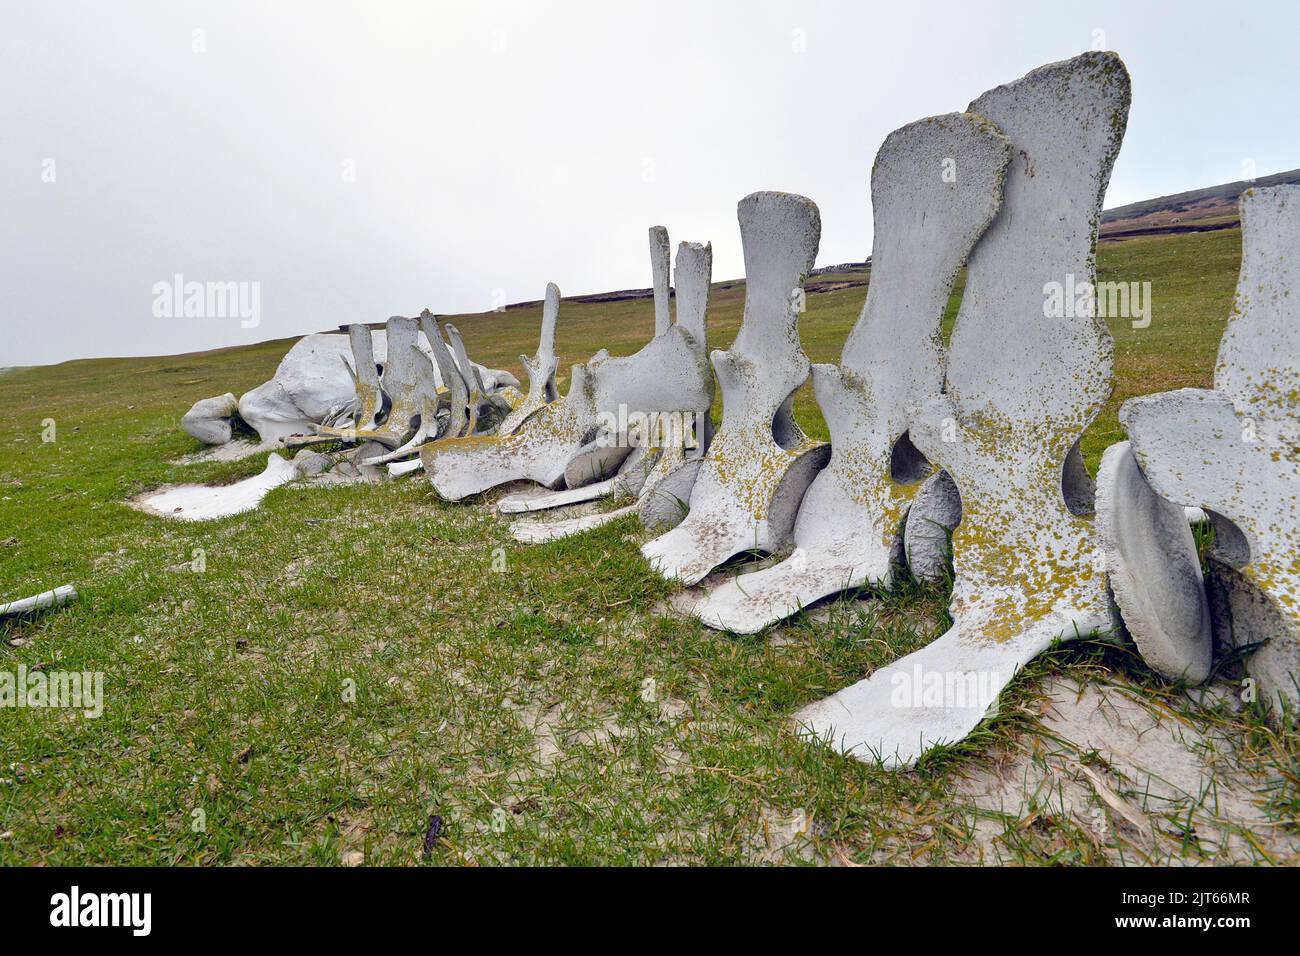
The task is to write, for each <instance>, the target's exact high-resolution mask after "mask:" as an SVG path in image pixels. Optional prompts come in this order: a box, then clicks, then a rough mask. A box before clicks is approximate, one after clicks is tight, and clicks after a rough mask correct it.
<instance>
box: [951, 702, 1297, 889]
mask: <svg viewBox="0 0 1300 956" xmlns="http://www.w3.org/2000/svg"><path fill="white" fill-rule="evenodd" d="M1226 693H1227V692H1226V691H1224V690H1217V691H1216V690H1211V691H1208V692H1206V696H1207V698H1208V701H1207V702H1212V701H1213V700H1214V699H1215V698H1216V697H1217V698H1222V697H1223V696H1224V695H1226ZM1046 695H1047V696H1046V699H1045V700H1044V701H1043V703H1042V705H1041V713H1040V715H1039V719H1040V722H1041V728H1042V729H1041V731H1040V732H1039V733H1037V734H1034V735H1033V736H1032V737H1030V738H1029V742H1028V744H1029V747H1030V748H1031V749H1030V750H1028V751H1022V752H1017V753H1010V754H1004V755H1002V756H1001V758H998V757H997V756H994V758H993V759H990V760H988V761H982V762H981V764H980V766H979V767H977V768H976V769H974V770H973V771H971V772H969V773H968V774H967V775H966V776H965V777H964V778H963V779H962V780H961V781H959V783H958V795H959V796H962V797H966V798H968V799H969V801H970V803H971V804H972V805H973V806H974V807H975V808H977V813H976V817H977V819H976V840H975V842H976V846H975V847H974V848H973V849H974V850H975V853H976V858H982V860H983V862H986V863H996V862H999V861H1000V860H1001V859H1002V858H1003V857H1006V858H1008V859H1009V858H1010V857H1011V854H1009V853H1004V852H1003V850H1004V845H1003V840H1004V834H1005V833H1006V831H1007V829H1008V827H1025V826H1031V825H1033V824H1034V821H1035V820H1037V819H1041V818H1044V817H1051V818H1053V819H1055V820H1058V821H1061V820H1064V821H1068V822H1071V823H1073V824H1074V825H1076V826H1078V827H1080V828H1082V829H1083V830H1084V831H1086V832H1087V833H1088V834H1089V835H1090V836H1091V838H1092V839H1093V842H1094V843H1095V844H1096V845H1097V846H1098V848H1099V849H1101V850H1102V851H1103V852H1104V853H1105V854H1106V856H1107V857H1108V858H1110V859H1112V860H1113V861H1114V862H1116V863H1118V862H1127V863H1132V862H1136V861H1139V860H1140V861H1146V862H1151V863H1166V864H1176V863H1181V862H1195V861H1197V860H1204V861H1206V862H1214V863H1223V864H1229V863H1236V864H1244V863H1257V862H1260V861H1262V860H1263V859H1265V858H1268V859H1271V860H1272V861H1273V862H1277V863H1291V864H1295V863H1296V862H1300V836H1297V835H1295V834H1291V833H1288V832H1287V831H1286V830H1285V829H1284V828H1283V827H1282V826H1281V825H1280V821H1277V820H1275V819H1273V818H1272V817H1271V816H1270V815H1269V813H1268V811H1267V809H1266V804H1267V801H1268V797H1269V791H1270V789H1271V788H1273V787H1276V786H1278V785H1279V783H1280V782H1279V781H1276V780H1267V779H1260V778H1256V777H1254V776H1252V775H1250V774H1248V773H1247V772H1245V771H1244V770H1243V768H1241V767H1239V766H1238V765H1237V763H1236V760H1235V759H1234V756H1233V753H1234V750H1233V741H1231V740H1229V739H1227V738H1226V737H1224V736H1222V735H1221V734H1219V733H1217V732H1215V731H1213V730H1209V729H1205V728H1203V727H1200V726H1198V725H1197V724H1196V723H1195V722H1193V721H1192V720H1189V719H1187V718H1186V717H1184V716H1183V715H1181V714H1178V713H1175V712H1173V711H1171V710H1168V709H1167V708H1163V707H1160V705H1159V704H1158V703H1153V702H1151V701H1150V699H1149V696H1148V699H1147V701H1146V702H1145V703H1143V702H1142V691H1141V690H1140V689H1134V690H1132V691H1129V690H1127V689H1126V688H1124V687H1123V686H1122V685H1097V684H1088V685H1086V686H1083V687H1081V686H1080V685H1079V684H1078V683H1076V682H1074V681H1071V680H1064V679H1062V680H1056V681H1053V682H1051V683H1050V684H1049V685H1048V687H1047V688H1046ZM1207 726H1208V725H1207ZM1247 834H1249V836H1248V835H1247Z"/></svg>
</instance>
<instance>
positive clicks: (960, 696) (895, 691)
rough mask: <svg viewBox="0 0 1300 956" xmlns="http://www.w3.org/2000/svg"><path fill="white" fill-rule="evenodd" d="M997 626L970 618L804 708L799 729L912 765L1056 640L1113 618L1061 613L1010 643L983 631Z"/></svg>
mask: <svg viewBox="0 0 1300 956" xmlns="http://www.w3.org/2000/svg"><path fill="white" fill-rule="evenodd" d="M994 624H995V622H992V621H988V620H980V619H977V618H974V617H972V618H968V619H966V620H965V621H963V622H962V624H961V625H960V626H959V627H954V628H953V629H951V630H949V631H948V632H947V633H946V634H944V635H943V637H941V638H939V639H938V640H936V641H934V642H933V643H931V644H929V645H927V646H926V647H923V648H922V649H921V650H919V651H916V652H915V653H912V654H909V655H908V656H907V657H904V658H903V659H901V660H898V661H895V662H894V663H893V664H890V665H888V666H887V667H882V668H880V669H879V670H877V671H876V672H875V673H874V674H872V675H871V676H870V677H868V678H867V679H866V680H862V681H859V682H858V683H856V684H854V685H852V686H851V687H846V688H845V689H844V690H842V691H840V692H839V693H837V694H833V695H831V696H830V697H827V698H826V699H824V700H819V701H818V702H817V703H815V704H811V705H809V706H808V707H805V708H804V709H803V710H801V711H799V712H798V713H797V714H795V717H794V719H795V721H796V722H797V723H798V724H799V731H798V732H799V733H800V734H801V735H803V736H809V737H815V738H818V739H820V740H823V741H825V742H826V743H827V745H829V746H830V747H832V748H834V749H835V750H838V751H839V752H840V753H842V754H845V755H846V756H849V757H853V758H855V759H857V760H861V761H863V762H864V763H873V764H874V763H879V764H881V765H883V766H884V767H886V768H887V769H904V768H907V767H911V766H912V765H913V764H915V763H916V761H917V759H919V758H920V757H921V755H922V754H924V753H925V752H926V751H927V750H929V749H930V748H931V747H935V746H938V745H940V744H951V743H956V742H958V741H960V740H962V739H963V738H965V737H966V736H967V735H968V734H970V732H971V731H972V730H974V729H975V727H976V726H977V725H978V724H979V722H980V721H981V720H983V719H984V717H985V716H986V715H988V714H989V712H990V710H992V709H994V708H995V707H996V705H997V699H998V695H999V694H1000V693H1001V691H1002V689H1003V688H1004V687H1005V686H1006V685H1007V684H1008V683H1010V682H1011V679H1012V678H1013V677H1014V676H1015V675H1016V673H1017V672H1018V671H1019V670H1020V668H1022V667H1024V666H1025V664H1027V663H1029V661H1031V660H1033V659H1034V658H1035V657H1037V656H1038V655H1039V654H1041V653H1042V652H1043V651H1045V650H1047V648H1049V647H1050V646H1051V645H1052V643H1053V642H1054V641H1055V640H1057V638H1061V639H1063V640H1069V639H1071V638H1073V637H1074V636H1075V633H1076V630H1077V632H1078V633H1079V634H1080V635H1083V636H1086V635H1087V634H1088V633H1090V632H1092V631H1094V630H1105V629H1106V628H1108V627H1109V626H1110V619H1109V616H1108V615H1106V614H1105V613H1101V614H1098V613H1096V612H1092V613H1090V614H1087V615H1076V614H1073V613H1070V612H1064V613H1060V612H1057V613H1053V614H1052V615H1050V616H1049V617H1048V618H1045V619H1043V620H1040V621H1037V622H1035V623H1034V624H1033V625H1031V626H1028V627H1025V628H1017V633H1016V634H1015V635H1014V636H1013V637H1011V638H1009V639H1008V640H1005V641H990V640H988V639H987V638H986V637H985V636H984V631H985V629H986V626H992V625H994ZM995 629H996V628H995Z"/></svg>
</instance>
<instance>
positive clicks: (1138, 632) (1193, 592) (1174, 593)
mask: <svg viewBox="0 0 1300 956" xmlns="http://www.w3.org/2000/svg"><path fill="white" fill-rule="evenodd" d="M1097 530H1098V532H1099V533H1100V536H1101V550H1102V554H1103V556H1104V558H1105V568H1106V576H1107V580H1108V582H1109V584H1110V589H1111V593H1112V596H1113V597H1114V599H1115V603H1116V604H1117V605H1118V607H1119V610H1120V613H1121V616H1122V619H1123V622H1122V623H1123V627H1124V630H1125V631H1127V632H1128V634H1129V636H1131V637H1132V638H1133V642H1134V643H1135V644H1136V645H1137V647H1138V650H1139V651H1141V653H1142V658H1143V659H1144V660H1145V661H1146V662H1147V663H1148V664H1149V665H1150V666H1151V668H1152V670H1154V671H1156V672H1157V673H1159V674H1162V675H1164V676H1165V677H1168V678H1170V679H1171V680H1185V681H1188V682H1189V683H1192V684H1199V683H1201V682H1202V681H1203V680H1205V679H1206V678H1207V677H1209V676H1210V660H1211V656H1212V651H1213V644H1214V634H1213V631H1212V625H1211V620H1210V606H1209V601H1208V599H1207V598H1206V594H1205V582H1204V580H1203V579H1202V576H1201V560H1200V556H1199V555H1198V554H1197V553H1196V542H1195V541H1194V540H1193V538H1192V531H1191V528H1190V527H1189V526H1188V523H1187V514H1186V512H1184V511H1183V509H1182V508H1181V507H1179V506H1178V505H1175V504H1172V503H1170V502H1168V501H1166V500H1165V499H1163V498H1161V497H1160V496H1159V495H1158V494H1156V493H1155V492H1154V491H1153V490H1152V489H1151V486H1150V485H1149V484H1148V483H1147V480H1146V478H1145V477H1143V475H1142V471H1141V470H1140V469H1139V468H1138V463H1137V458H1136V457H1135V456H1134V455H1133V452H1132V448H1131V443H1130V442H1126V441H1124V442H1119V443H1118V444H1115V445H1111V446H1110V447H1109V448H1107V449H1106V451H1105V453H1104V454H1103V455H1102V456H1101V467H1100V468H1098V469H1097Z"/></svg>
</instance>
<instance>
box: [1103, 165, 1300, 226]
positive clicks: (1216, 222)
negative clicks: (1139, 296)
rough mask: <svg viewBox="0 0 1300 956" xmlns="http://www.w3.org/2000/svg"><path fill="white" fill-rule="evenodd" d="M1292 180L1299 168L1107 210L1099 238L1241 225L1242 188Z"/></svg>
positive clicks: (1298, 180)
mask: <svg viewBox="0 0 1300 956" xmlns="http://www.w3.org/2000/svg"><path fill="white" fill-rule="evenodd" d="M1291 183H1300V169H1293V170H1291V171H1290V172H1289V173H1275V174H1274V175H1272V176H1261V177H1260V178H1259V179H1255V180H1250V181H1246V180H1242V181H1239V182H1235V183H1224V184H1223V185H1221V186H1210V187H1208V188H1206V189H1193V190H1191V191H1190V192H1185V193H1177V194H1176V195H1173V196H1161V197H1160V198H1159V199H1146V200H1143V201H1142V202H1135V203H1130V204H1129V205H1127V206H1119V207H1117V208H1115V209H1107V210H1106V211H1105V212H1104V213H1102V214H1101V238H1102V239H1103V240H1105V239H1112V240H1113V239H1127V238H1130V237H1132V236H1153V235H1171V234H1174V233H1180V232H1213V231H1214V230H1216V229H1232V228H1235V227H1236V226H1239V225H1241V220H1240V219H1239V218H1238V215H1237V199H1238V198H1239V197H1240V196H1241V194H1242V192H1243V191H1245V190H1246V189H1249V188H1250V187H1251V186H1281V185H1286V184H1291Z"/></svg>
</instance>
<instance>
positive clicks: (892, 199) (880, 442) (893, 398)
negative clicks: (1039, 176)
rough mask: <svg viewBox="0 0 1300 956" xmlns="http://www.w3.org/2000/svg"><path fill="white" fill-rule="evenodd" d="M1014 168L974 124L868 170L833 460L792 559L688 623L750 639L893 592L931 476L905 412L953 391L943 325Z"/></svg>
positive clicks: (717, 594) (830, 399) (718, 591)
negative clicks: (863, 588)
mask: <svg viewBox="0 0 1300 956" xmlns="http://www.w3.org/2000/svg"><path fill="white" fill-rule="evenodd" d="M1010 158H1011V147H1010V144H1009V143H1008V142H1007V140H1006V138H1005V137H1004V136H1002V135H1001V134H1000V133H999V132H998V131H997V130H996V129H995V128H994V127H993V126H992V124H990V123H989V122H988V121H987V120H985V119H983V118H982V117H979V116H972V115H970V114H965V113H950V114H948V115H947V116H935V117H931V118H929V119H924V120H919V121H918V122H915V123H911V124H909V125H908V126H904V127H903V128H902V129H899V130H896V131H894V132H893V133H891V134H890V135H889V136H888V138H886V140H885V142H884V145H882V146H881V148H880V151H879V153H877V155H876V161H875V164H874V165H873V166H872V171H871V196H872V208H873V210H874V215H875V229H874V241H873V247H872V253H871V285H870V288H869V289H868V292H867V301H866V304H865V305H864V306H863V309H862V314H861V316H860V317H859V319H858V322H857V324H856V325H855V326H854V328H853V331H852V332H850V333H849V337H848V341H847V342H846V343H845V346H844V354H843V357H842V359H841V363H840V365H839V366H834V365H814V366H813V387H814V390H815V391H816V394H817V400H818V402H819V404H820V405H821V408H822V413H823V414H824V416H825V418H826V424H827V427H828V428H829V430H830V434H831V458H830V462H829V464H828V465H827V466H826V468H825V469H823V470H822V471H821V472H820V473H819V474H818V475H817V477H816V478H815V479H814V480H813V482H812V484H811V485H810V486H809V488H808V492H807V494H805V495H804V498H803V501H802V503H801V504H800V506H799V514H798V518H797V519H796V521H795V525H794V535H793V537H794V545H795V550H794V552H793V554H792V555H791V556H790V557H789V558H787V559H786V560H785V561H782V562H781V563H779V564H776V565H774V566H772V567H768V568H764V569H762V570H760V571H754V572H751V573H749V574H741V575H738V576H737V577H735V578H733V579H731V580H729V581H726V582H724V583H722V584H719V585H718V586H717V587H716V588H714V589H713V590H712V591H711V592H710V593H708V594H707V595H704V596H702V597H701V598H700V599H699V600H698V601H697V602H695V604H694V607H693V609H692V611H691V613H692V614H694V615H695V616H696V617H698V618H699V619H700V620H701V621H703V622H704V623H705V624H708V625H709V626H711V627H717V628H720V629H723V630H730V631H735V632H737V633H742V634H752V633H755V632H757V631H760V630H762V629H763V628H764V627H767V626H768V625H769V624H773V623H775V622H776V621H779V620H781V619H782V618H784V617H788V616H790V615H791V614H795V613H797V612H798V611H799V610H801V609H802V608H804V607H806V606H807V605H809V604H811V603H812V602H813V601H816V600H818V599H819V598H822V597H825V596H827V595H830V594H834V593H836V592H837V591H841V590H846V589H849V588H855V587H858V586H860V585H862V584H864V583H867V582H872V583H879V584H881V585H884V586H888V585H889V583H890V581H891V578H892V567H893V565H894V564H895V562H896V561H897V560H898V558H899V556H901V554H902V545H901V542H900V541H899V537H900V533H901V526H902V521H903V518H904V515H905V514H906V513H907V510H908V506H909V503H910V502H911V500H912V498H913V496H914V495H915V494H916V492H917V489H918V487H919V485H920V482H922V481H923V480H924V479H925V478H927V477H928V476H929V474H930V473H931V471H932V469H931V467H930V464H929V462H927V461H926V460H925V458H924V457H923V456H921V455H920V453H919V452H917V451H916V450H915V449H914V448H913V447H912V444H911V442H910V441H908V439H907V437H906V435H907V430H908V408H909V406H910V405H912V404H913V403H914V402H915V401H916V400H917V399H919V398H921V397H923V396H928V395H930V394H932V393H935V392H938V391H939V390H940V389H941V388H942V386H943V367H942V363H941V361H940V321H941V320H942V318H943V312H944V308H945V307H946V306H947V304H948V297H949V295H950V294H951V292H952V285H953V282H954V281H955V279H956V277H957V271H958V270H959V269H960V268H961V266H962V264H963V263H964V262H965V261H966V257H967V256H968V255H969V253H970V250H971V247H972V246H974V244H975V241H976V240H977V239H979V237H980V235H981V234H982V233H983V232H984V230H985V229H986V228H987V227H988V225H989V223H990V222H991V221H992V219H993V216H994V214H995V213H996V212H997V210H998V207H999V206H1000V205H1001V202H1002V181H1003V176H1004V174H1005V171H1006V167H1007V163H1008V162H1009V160H1010ZM947 171H951V175H947V174H946V172H947ZM724 398H725V393H724ZM687 520H688V522H689V520H690V519H689V518H688V519H687Z"/></svg>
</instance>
